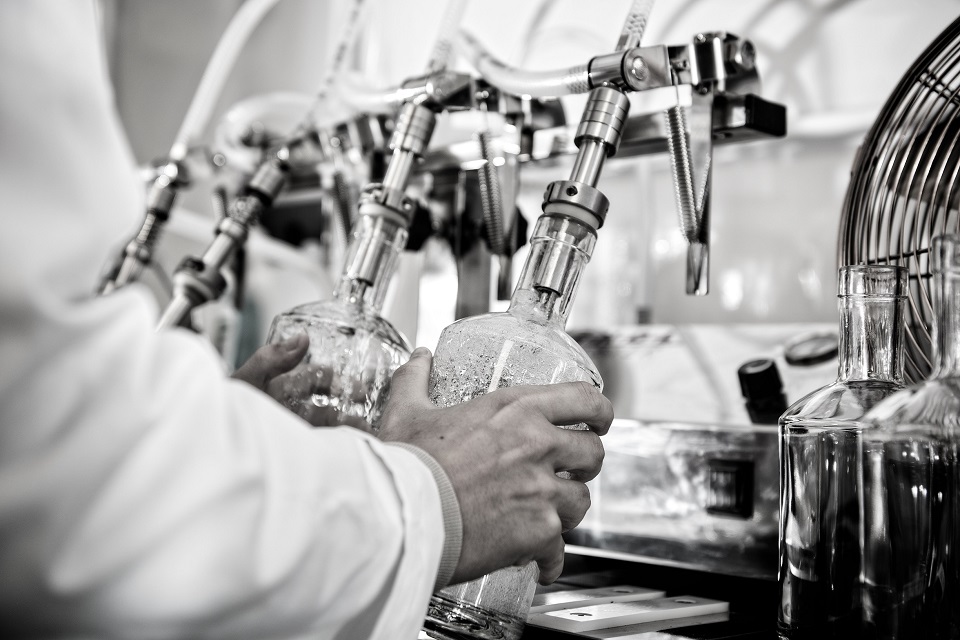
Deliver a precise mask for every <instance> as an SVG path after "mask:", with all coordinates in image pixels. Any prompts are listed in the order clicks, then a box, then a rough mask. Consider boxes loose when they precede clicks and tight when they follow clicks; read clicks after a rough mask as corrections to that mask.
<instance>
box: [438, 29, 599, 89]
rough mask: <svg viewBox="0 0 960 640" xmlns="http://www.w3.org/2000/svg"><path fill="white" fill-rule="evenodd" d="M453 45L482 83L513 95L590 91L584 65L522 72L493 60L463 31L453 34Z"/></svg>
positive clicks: (491, 56)
mask: <svg viewBox="0 0 960 640" xmlns="http://www.w3.org/2000/svg"><path fill="white" fill-rule="evenodd" d="M454 46H455V47H456V49H457V52H458V53H459V54H460V55H462V56H463V57H465V58H466V59H467V60H468V61H469V63H470V65H471V66H472V67H473V68H474V69H476V70H477V71H478V72H479V73H480V75H481V76H483V78H484V79H485V80H487V81H488V82H489V83H490V84H492V85H493V86H495V87H497V88H498V89H501V90H502V91H505V92H507V93H511V94H513V95H518V96H530V97H531V98H549V97H557V96H566V95H572V94H575V93H586V92H587V91H589V90H590V84H589V76H588V73H587V65H577V66H575V67H569V68H567V69H557V70H554V71H524V70H522V69H517V68H516V67H511V66H508V65H506V64H504V63H503V62H502V61H500V60H497V59H496V58H494V57H493V55H491V54H490V52H489V51H487V50H486V49H484V48H483V45H481V44H480V43H479V42H478V41H477V39H476V38H474V37H473V36H472V35H470V34H469V33H467V32H465V31H460V32H459V33H458V34H457V38H456V39H455V40H454Z"/></svg>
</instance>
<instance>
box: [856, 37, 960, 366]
mask: <svg viewBox="0 0 960 640" xmlns="http://www.w3.org/2000/svg"><path fill="white" fill-rule="evenodd" d="M958 36H960V19H957V20H956V21H954V22H953V23H952V24H951V25H950V26H949V27H948V28H947V29H946V30H945V31H944V32H943V33H941V34H940V35H939V36H938V37H937V38H936V39H935V40H934V41H933V42H932V43H931V44H930V46H929V47H927V49H926V50H925V51H924V52H923V53H922V54H921V55H920V56H919V57H918V58H917V60H916V61H915V62H914V63H913V65H912V66H911V67H910V69H909V70H908V71H907V72H906V74H904V76H903V78H902V79H901V80H900V82H899V84H898V85H897V87H896V89H894V91H893V93H892V94H891V96H890V98H889V99H888V100H887V102H886V104H885V105H884V106H883V109H882V110H881V111H880V115H879V116H878V117H877V120H876V121H875V122H874V124H873V126H872V127H871V128H870V131H869V132H868V133H867V136H866V138H865V140H864V142H863V144H862V145H861V147H860V150H859V152H858V153H857V157H856V159H855V161H854V165H853V171H852V172H851V179H850V186H849V187H848V189H847V194H846V197H845V198H844V203H843V211H842V213H841V219H840V234H839V239H838V241H839V242H838V257H839V263H840V264H894V265H900V266H904V267H906V268H907V269H909V271H910V288H909V304H908V312H907V313H908V317H907V334H906V336H905V340H904V344H905V347H906V353H905V356H906V358H905V374H906V378H907V380H908V381H909V382H918V381H920V380H922V379H924V378H926V377H927V376H928V375H929V374H930V371H931V365H930V363H931V344H932V343H931V336H930V322H931V317H932V310H931V304H930V299H931V292H930V261H929V253H930V246H931V241H932V240H933V238H934V237H935V236H938V235H942V234H945V233H957V232H958V229H960V227H958V215H957V212H958V209H960V179H958V175H960V113H958V109H960V38H958Z"/></svg>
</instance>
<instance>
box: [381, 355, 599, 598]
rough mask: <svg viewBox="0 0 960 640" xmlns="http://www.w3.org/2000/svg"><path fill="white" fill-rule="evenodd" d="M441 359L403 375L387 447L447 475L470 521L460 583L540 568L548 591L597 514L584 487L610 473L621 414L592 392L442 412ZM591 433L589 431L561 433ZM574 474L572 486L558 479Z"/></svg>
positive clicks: (488, 398) (496, 394) (514, 393)
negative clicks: (434, 386) (566, 538)
mask: <svg viewBox="0 0 960 640" xmlns="http://www.w3.org/2000/svg"><path fill="white" fill-rule="evenodd" d="M431 361H432V358H431V357H430V352H429V351H428V350H427V349H417V350H416V351H414V353H413V355H412V356H411V358H410V361H409V362H407V364H405V365H404V366H402V367H400V368H399V369H397V371H396V373H394V375H393V383H392V391H391V394H390V399H389V401H388V402H387V407H386V411H385V413H384V417H383V424H382V427H381V431H380V438H381V439H383V440H387V441H391V440H392V441H399V442H405V443H408V444H412V445H415V446H418V447H420V448H421V449H423V450H424V451H426V452H427V453H429V454H430V455H431V456H433V457H434V458H435V459H436V461H437V462H438V463H439V464H440V466H442V467H443V469H444V471H446V473H447V475H448V476H449V478H450V482H451V483H452V484H453V488H454V491H455V492H456V495H457V499H458V501H459V502H460V512H461V516H462V519H463V544H462V548H461V552H460V562H459V564H458V565H457V569H456V571H455V572H454V575H453V579H452V580H451V583H458V582H466V581H468V580H473V579H474V578H478V577H480V576H482V575H484V574H487V573H489V572H491V571H494V570H496V569H500V568H503V567H506V566H511V565H514V566H521V565H525V564H527V563H528V562H530V561H531V560H533V561H536V563H537V564H538V565H539V567H540V582H541V583H542V584H549V583H550V582H553V581H554V580H556V579H557V578H558V577H559V576H560V572H561V570H562V569H563V538H561V536H560V534H561V533H562V532H563V531H565V530H567V529H571V528H573V527H575V526H576V525H577V524H578V523H579V522H580V520H581V519H582V518H583V516H584V514H585V513H586V510H587V508H588V507H589V506H590V492H589V490H588V489H587V487H586V485H585V484H584V483H585V482H586V481H588V480H590V479H592V478H593V477H595V476H596V475H597V474H598V473H599V472H600V465H601V463H602V462H603V445H602V443H601V442H600V435H602V434H604V433H606V432H607V429H608V428H609V427H610V423H611V422H612V421H613V406H612V405H611V404H610V401H609V400H607V399H606V398H605V397H604V396H603V395H602V394H600V392H598V391H597V390H596V389H594V388H593V387H591V386H590V385H589V384H586V383H580V382H574V383H564V384H556V385H544V386H526V387H510V388H506V389H499V390H496V391H493V392H491V393H488V394H486V395H483V396H480V397H478V398H474V399H473V400H470V401H469V402H466V403H463V404H460V405H455V406H452V407H446V408H437V407H435V406H434V405H433V404H432V403H431V402H430V399H429V397H428V396H427V385H428V380H429V374H430V364H431ZM581 422H582V423H586V424H587V426H588V427H590V429H589V430H585V431H578V430H568V429H558V428H557V426H555V425H572V424H578V423H581ZM560 471H567V472H570V474H569V479H566V478H559V477H557V475H556V474H557V472H560Z"/></svg>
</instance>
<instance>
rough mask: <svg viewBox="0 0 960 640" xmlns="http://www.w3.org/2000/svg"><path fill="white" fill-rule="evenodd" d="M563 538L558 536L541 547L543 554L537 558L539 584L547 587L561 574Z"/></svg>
mask: <svg viewBox="0 0 960 640" xmlns="http://www.w3.org/2000/svg"><path fill="white" fill-rule="evenodd" d="M563 549H564V545H563V538H561V537H560V536H559V535H558V536H556V537H555V538H554V539H553V540H551V541H550V542H549V543H548V544H546V545H544V546H543V553H542V554H541V555H540V557H538V558H537V566H539V567H540V578H539V579H538V580H537V581H538V582H539V583H540V584H543V585H547V584H551V583H553V582H554V581H556V579H557V578H559V577H560V574H561V573H563Z"/></svg>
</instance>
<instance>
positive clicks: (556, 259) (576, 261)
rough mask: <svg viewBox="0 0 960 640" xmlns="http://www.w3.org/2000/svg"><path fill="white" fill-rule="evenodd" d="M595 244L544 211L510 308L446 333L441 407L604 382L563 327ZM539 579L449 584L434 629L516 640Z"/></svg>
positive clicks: (515, 575) (434, 375)
mask: <svg viewBox="0 0 960 640" xmlns="http://www.w3.org/2000/svg"><path fill="white" fill-rule="evenodd" d="M595 243H596V233H595V231H594V230H593V229H592V228H591V227H590V226H588V225H585V224H583V223H581V222H579V221H577V220H575V219H573V218H568V217H564V216H560V215H549V214H544V215H542V216H541V217H540V218H539V220H538V221H537V224H536V226H535V228H534V230H533V235H532V238H531V241H530V253H529V255H528V257H527V261H526V263H525V264H524V267H523V272H522V274H521V276H520V281H519V283H518V284H517V288H516V290H515V291H514V293H513V296H512V298H511V300H510V307H509V309H508V310H507V311H506V312H504V313H488V314H485V315H481V316H476V317H472V318H465V319H463V320H459V321H457V322H455V323H453V324H451V325H450V326H448V327H447V328H446V329H444V330H443V333H441V334H440V340H439V343H438V344H437V349H436V353H435V354H434V358H433V370H432V371H431V374H430V398H431V400H433V402H434V404H436V405H438V406H450V405H454V404H459V403H461V402H466V401H467V400H470V399H471V398H474V397H476V396H480V395H483V394H485V393H488V392H490V391H493V390H494V389H498V388H500V387H511V386H516V385H529V384H552V383H559V382H575V381H587V382H589V383H591V384H593V385H594V386H595V387H597V388H598V389H602V387H603V382H602V380H601V378H600V374H599V372H598V371H597V369H596V367H595V366H594V364H593V362H591V360H590V358H589V357H588V356H587V354H586V353H585V352H584V350H583V349H582V348H581V347H580V345H578V344H577V343H576V342H575V341H574V340H573V339H572V338H571V337H570V336H569V335H567V334H566V332H565V331H564V326H565V325H566V321H567V315H568V314H569V311H570V304H571V302H572V301H573V297H574V295H575V294H576V290H577V285H578V283H579V280H580V274H581V271H582V269H583V267H584V265H586V263H587V262H588V261H589V260H590V255H591V254H592V252H593V247H594V244H595ZM578 426H579V428H585V427H584V426H582V425H578ZM571 428H577V426H574V427H571ZM537 577H538V569H537V566H536V564H534V563H530V564H528V565H527V566H524V567H508V568H506V569H502V570H500V571H496V572H494V573H491V574H489V575H487V576H484V577H483V578H480V579H478V580H475V581H473V582H467V583H463V584H458V585H453V586H451V587H448V588H446V589H443V590H442V591H440V592H439V593H438V594H436V595H434V597H433V599H432V600H431V601H430V607H429V610H428V613H427V621H426V626H425V630H426V631H427V634H428V636H429V637H431V638H484V639H485V638H502V639H505V640H516V639H517V638H519V637H520V636H521V634H522V633H523V627H524V625H525V623H526V617H527V612H528V611H529V609H530V603H531V601H532V600H533V595H534V591H535V589H536V581H537Z"/></svg>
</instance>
